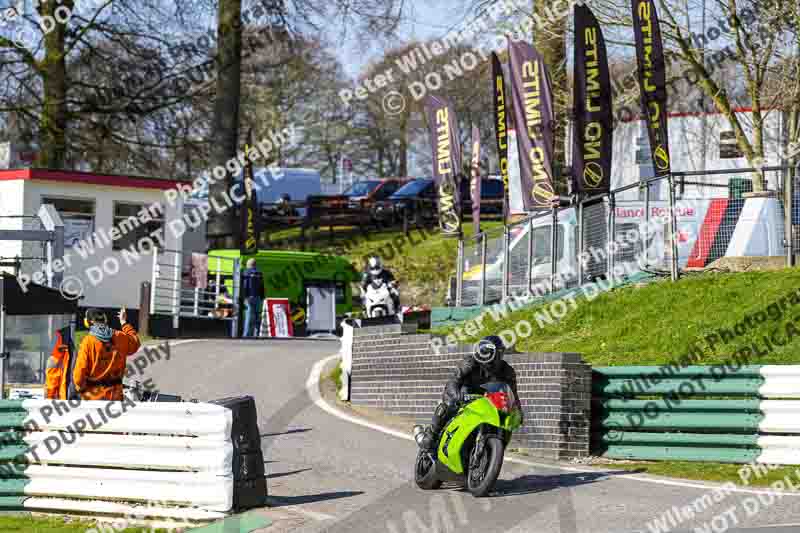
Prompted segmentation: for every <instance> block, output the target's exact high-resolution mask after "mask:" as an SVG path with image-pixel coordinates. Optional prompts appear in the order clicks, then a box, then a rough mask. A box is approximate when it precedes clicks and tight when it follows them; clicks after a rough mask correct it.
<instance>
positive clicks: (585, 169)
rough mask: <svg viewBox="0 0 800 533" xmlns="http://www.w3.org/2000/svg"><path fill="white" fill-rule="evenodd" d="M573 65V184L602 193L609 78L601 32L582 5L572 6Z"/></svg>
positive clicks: (607, 170)
mask: <svg viewBox="0 0 800 533" xmlns="http://www.w3.org/2000/svg"><path fill="white" fill-rule="evenodd" d="M574 68H575V76H574V80H575V83H574V93H573V96H574V98H573V101H574V105H575V122H574V135H573V151H572V153H573V163H572V187H573V191H575V192H577V193H578V194H586V195H596V194H605V193H608V191H609V189H610V187H611V157H612V149H611V148H612V144H611V143H612V140H613V127H614V123H613V113H612V109H611V105H612V104H611V77H610V75H609V70H608V56H607V55H606V43H605V39H603V32H602V31H601V29H600V24H599V23H598V22H597V18H595V16H594V14H593V13H592V11H591V9H589V8H588V7H587V6H584V5H576V6H575V62H574Z"/></svg>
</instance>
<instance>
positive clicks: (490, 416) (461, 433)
mask: <svg viewBox="0 0 800 533" xmlns="http://www.w3.org/2000/svg"><path fill="white" fill-rule="evenodd" d="M481 424H489V425H491V426H495V427H501V425H500V415H499V413H498V412H497V408H496V407H495V406H494V405H492V402H490V401H489V400H488V399H487V398H478V399H477V400H475V401H473V402H470V403H469V404H468V405H467V406H466V407H464V408H463V409H461V411H459V413H458V414H457V415H456V416H455V417H454V418H453V420H451V421H450V423H449V424H447V427H446V428H444V432H443V433H442V438H441V439H439V453H438V455H437V457H438V459H439V462H441V463H442V464H444V465H445V466H446V467H447V468H449V469H450V470H452V471H453V472H455V473H456V474H463V473H464V465H463V464H462V463H461V448H462V446H464V442H465V441H466V440H467V438H468V437H469V436H470V435H471V434H472V432H473V431H475V428H477V427H478V426H480V425H481Z"/></svg>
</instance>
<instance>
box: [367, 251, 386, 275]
mask: <svg viewBox="0 0 800 533" xmlns="http://www.w3.org/2000/svg"><path fill="white" fill-rule="evenodd" d="M367 270H369V273H370V274H372V275H373V276H377V275H378V274H380V273H381V270H383V265H382V264H381V258H380V257H378V256H377V255H373V256H372V257H370V258H369V261H368V263H367Z"/></svg>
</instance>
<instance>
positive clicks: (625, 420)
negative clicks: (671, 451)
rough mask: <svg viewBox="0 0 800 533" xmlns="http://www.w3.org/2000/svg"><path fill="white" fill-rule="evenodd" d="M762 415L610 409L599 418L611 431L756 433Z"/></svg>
mask: <svg viewBox="0 0 800 533" xmlns="http://www.w3.org/2000/svg"><path fill="white" fill-rule="evenodd" d="M763 419H764V415H760V414H745V413H663V412H661V413H651V415H650V416H645V415H644V414H642V413H622V412H611V413H609V414H608V415H607V416H605V417H604V418H602V419H601V420H600V425H601V427H603V428H608V429H611V430H634V431H636V430H641V431H644V430H648V429H663V430H670V431H675V430H677V431H680V430H686V429H706V430H713V431H716V432H718V433H724V432H728V431H731V432H737V433H745V432H749V433H756V432H758V425H759V424H760V423H761V420H763Z"/></svg>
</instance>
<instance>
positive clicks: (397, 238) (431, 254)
mask: <svg viewBox="0 0 800 533" xmlns="http://www.w3.org/2000/svg"><path fill="white" fill-rule="evenodd" d="M502 226H503V224H502V222H500V221H483V222H481V228H482V229H483V230H484V231H487V230H488V231H492V230H498V229H499V228H502ZM463 228H464V235H465V236H466V237H470V236H472V235H473V228H472V224H471V223H469V222H466V223H465V224H464V226H463ZM334 230H335V232H334V240H333V242H331V241H330V240H329V238H328V231H327V228H326V229H325V230H320V231H316V232H313V246H306V251H310V252H321V253H330V254H337V255H339V254H340V252H341V251H342V245H343V244H344V243H345V242H348V240H349V241H350V242H353V243H354V244H353V245H352V246H349V247H348V248H347V249H346V250H345V251H344V253H342V254H341V255H342V257H345V258H347V260H348V261H350V262H351V263H353V265H355V267H356V268H357V269H358V270H359V271H361V269H362V268H363V267H364V263H365V261H366V258H367V257H369V256H370V255H372V254H377V255H379V256H381V258H382V259H383V261H384V263H385V265H386V266H387V267H388V268H389V269H390V270H391V271H392V272H393V273H394V275H395V277H396V278H397V279H398V281H399V282H400V295H401V298H402V302H403V305H442V304H443V303H444V301H445V297H446V296H447V283H448V280H449V278H450V276H454V275H455V273H456V256H457V250H458V239H455V238H446V237H443V236H442V235H441V233H440V232H439V229H438V228H435V227H433V228H426V229H425V233H424V234H420V232H419V230H416V229H413V230H411V232H410V233H411V235H410V239H404V238H403V232H402V231H398V230H391V231H379V230H374V229H371V228H366V229H362V228H344V227H336V228H334ZM309 233H311V232H307V235H308V234H309ZM299 235H300V231H299V230H298V229H289V230H283V231H280V232H277V233H276V234H272V235H271V239H272V240H277V239H279V238H281V239H289V241H288V243H284V244H286V247H288V248H289V249H297V250H299V249H300V248H301V243H300V241H299ZM354 237H357V239H356V240H354ZM393 243H401V244H398V245H393Z"/></svg>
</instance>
